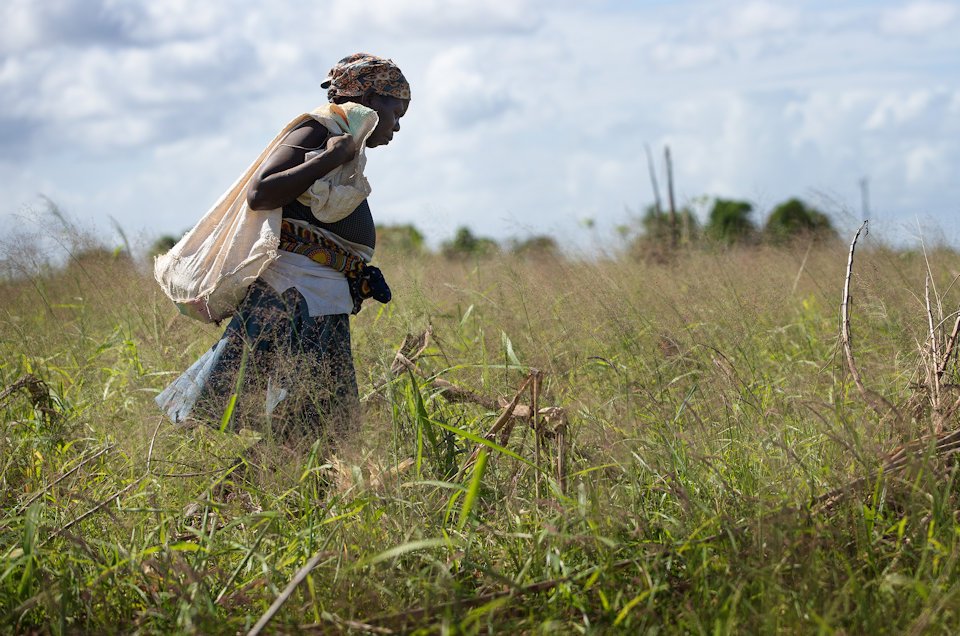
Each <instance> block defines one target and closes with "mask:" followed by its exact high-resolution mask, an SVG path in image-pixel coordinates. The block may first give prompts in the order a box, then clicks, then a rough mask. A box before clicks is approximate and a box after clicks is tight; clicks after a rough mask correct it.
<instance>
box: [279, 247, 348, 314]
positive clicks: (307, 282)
mask: <svg viewBox="0 0 960 636" xmlns="http://www.w3.org/2000/svg"><path fill="white" fill-rule="evenodd" d="M277 254H278V257H277V259H276V260H275V261H273V262H272V263H270V266H269V267H267V269H266V270H265V271H264V272H263V273H261V274H260V280H262V281H263V282H265V283H267V284H268V285H270V287H272V288H273V290H274V291H275V292H277V293H278V294H282V293H283V292H285V291H287V290H288V289H290V288H291V287H293V288H295V289H296V290H297V291H298V292H300V293H301V294H302V295H303V298H304V300H306V301H307V311H308V312H309V313H310V316H311V317H313V316H330V315H333V314H349V313H350V312H351V311H353V298H352V297H351V296H350V286H349V284H348V283H347V277H346V276H344V275H343V274H342V273H340V272H338V271H337V270H335V269H333V268H331V267H327V266H325V265H321V264H320V263H317V262H316V261H313V260H310V259H309V258H308V257H306V256H304V255H302V254H296V253H294V252H286V251H284V250H278V251H277Z"/></svg>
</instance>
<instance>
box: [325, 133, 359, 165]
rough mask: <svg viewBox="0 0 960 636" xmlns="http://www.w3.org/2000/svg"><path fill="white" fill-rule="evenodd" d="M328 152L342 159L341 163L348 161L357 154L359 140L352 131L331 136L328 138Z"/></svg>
mask: <svg viewBox="0 0 960 636" xmlns="http://www.w3.org/2000/svg"><path fill="white" fill-rule="evenodd" d="M327 152H329V153H331V154H332V155H334V156H335V157H336V158H337V159H338V160H340V163H347V162H348V161H350V160H351V159H353V158H354V157H355V156H357V142H356V141H355V140H354V138H353V135H351V134H350V133H344V134H342V135H337V136H335V137H330V138H329V139H327Z"/></svg>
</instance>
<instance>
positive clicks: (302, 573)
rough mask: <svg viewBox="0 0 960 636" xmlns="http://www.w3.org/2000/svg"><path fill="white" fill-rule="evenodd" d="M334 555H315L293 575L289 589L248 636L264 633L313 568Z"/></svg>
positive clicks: (281, 594)
mask: <svg viewBox="0 0 960 636" xmlns="http://www.w3.org/2000/svg"><path fill="white" fill-rule="evenodd" d="M334 555H335V553H333V552H329V551H326V550H325V551H323V552H319V553H317V554H315V555H313V556H312V557H311V558H310V560H309V561H307V563H306V565H304V566H303V567H302V568H300V569H299V570H298V571H297V573H296V574H294V575H293V578H292V579H290V582H289V583H287V587H285V588H283V591H282V592H280V595H279V596H278V597H277V599H276V600H275V601H274V602H273V604H272V605H270V607H269V608H267V611H266V612H264V613H263V616H261V617H260V620H258V621H257V623H256V624H255V625H254V626H253V627H252V628H251V629H250V631H249V632H247V636H256V635H257V634H259V633H260V632H261V631H263V628H264V627H266V626H267V623H269V622H270V620H271V619H273V617H274V615H276V613H277V612H279V611H280V608H281V607H283V604H284V603H286V602H287V600H288V599H289V598H290V596H291V595H292V594H293V591H294V590H295V589H297V586H298V585H300V584H301V583H303V580H304V579H305V578H307V575H308V574H310V572H311V571H312V570H313V568H315V567H317V565H318V564H319V563H320V561H322V560H323V559H326V558H329V557H331V556H334Z"/></svg>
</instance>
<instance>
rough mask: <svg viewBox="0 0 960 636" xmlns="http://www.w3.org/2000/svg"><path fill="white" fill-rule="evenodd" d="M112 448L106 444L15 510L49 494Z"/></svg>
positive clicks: (26, 506)
mask: <svg viewBox="0 0 960 636" xmlns="http://www.w3.org/2000/svg"><path fill="white" fill-rule="evenodd" d="M114 446H116V444H108V445H107V446H106V447H104V448H101V449H100V450H99V451H97V452H96V453H94V454H93V455H91V456H90V457H87V458H86V459H84V460H83V461H81V462H80V463H79V464H77V465H76V466H74V467H73V468H71V469H70V470H68V471H67V472H65V473H63V474H62V475H60V476H59V477H57V478H56V479H54V480H53V481H52V482H50V483H49V484H47V485H46V486H44V487H43V488H41V489H40V490H38V491H37V492H35V493H34V495H33V496H32V497H30V499H28V500H26V501H25V502H23V503H22V504H20V505H18V506H17V508H18V509H21V510H22V509H24V508H29V507H30V504H32V503H33V502H34V501H36V500H37V499H39V498H40V497H42V496H43V495H44V493H47V492H49V491H50V489H51V488H53V487H54V486H56V485H57V484H59V483H60V482H62V481H63V480H64V479H67V478H68V477H70V475H72V474H74V473H75V472H77V471H78V470H80V469H81V468H83V467H84V466H86V465H87V464H89V463H90V462H92V461H93V460H95V459H97V458H98V457H102V456H103V455H104V454H106V453H108V452H110V451H111V450H112V449H113V447H114Z"/></svg>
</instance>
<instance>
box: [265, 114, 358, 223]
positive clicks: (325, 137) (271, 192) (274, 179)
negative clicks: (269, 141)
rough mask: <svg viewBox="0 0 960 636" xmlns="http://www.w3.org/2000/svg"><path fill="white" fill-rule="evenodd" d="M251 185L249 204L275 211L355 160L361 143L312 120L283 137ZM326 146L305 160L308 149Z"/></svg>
mask: <svg viewBox="0 0 960 636" xmlns="http://www.w3.org/2000/svg"><path fill="white" fill-rule="evenodd" d="M282 143H283V144H284V145H282V146H279V147H278V148H277V149H276V150H274V151H273V153H271V155H270V156H269V157H267V160H266V161H265V162H264V164H263V168H262V169H261V170H260V172H259V174H257V175H255V176H254V177H253V179H252V180H251V182H250V186H249V187H248V188H247V205H249V206H250V208H251V209H253V210H273V209H275V208H279V207H283V206H284V205H286V204H288V203H290V202H292V201H294V200H296V198H297V197H299V196H300V195H301V194H303V193H304V192H305V191H306V190H307V188H309V187H310V185H311V184H312V183H313V182H314V181H316V180H317V179H319V178H321V177H323V176H324V175H326V174H327V173H328V172H330V171H331V170H333V169H334V168H336V167H338V166H341V165H343V164H345V163H346V162H348V161H350V160H351V159H353V157H354V155H356V153H357V146H356V143H355V142H354V140H353V137H351V136H350V135H335V136H331V135H330V132H329V131H328V130H327V129H326V127H324V126H323V124H321V123H319V122H316V121H308V122H306V123H305V124H304V125H303V126H300V127H299V128H297V129H295V130H292V131H290V133H289V134H288V135H287V136H286V137H284V138H283V142H282ZM320 147H323V148H324V149H323V150H322V151H321V152H320V154H318V155H317V156H315V157H312V158H311V159H309V160H307V161H304V156H305V155H306V154H307V152H308V151H311V150H315V149H317V148H320Z"/></svg>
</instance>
